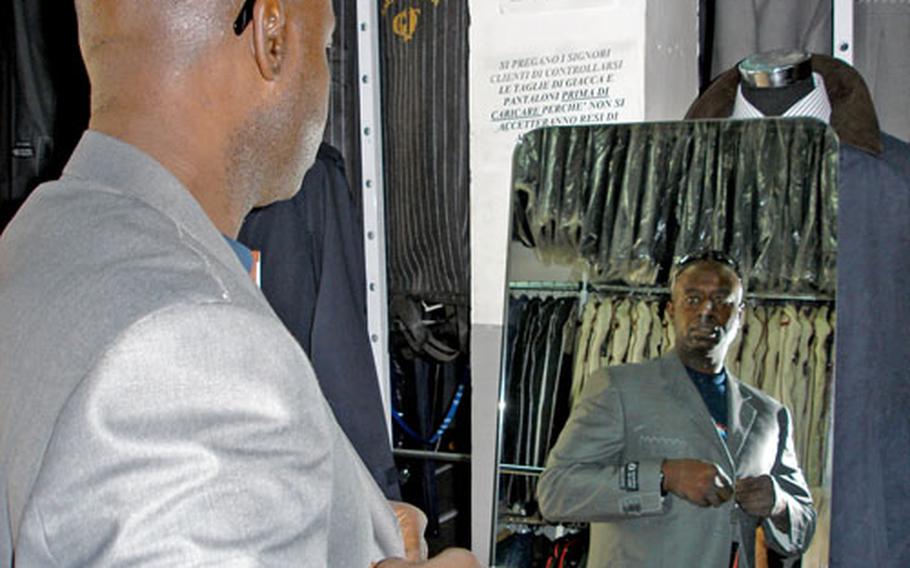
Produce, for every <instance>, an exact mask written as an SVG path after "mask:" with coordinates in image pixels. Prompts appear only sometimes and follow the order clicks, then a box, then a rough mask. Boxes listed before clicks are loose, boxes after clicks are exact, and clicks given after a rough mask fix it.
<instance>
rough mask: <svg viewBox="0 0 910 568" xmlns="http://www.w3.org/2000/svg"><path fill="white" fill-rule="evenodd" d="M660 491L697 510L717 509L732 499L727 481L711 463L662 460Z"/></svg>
mask: <svg viewBox="0 0 910 568" xmlns="http://www.w3.org/2000/svg"><path fill="white" fill-rule="evenodd" d="M661 471H662V472H663V474H664V484H663V487H662V489H665V490H666V491H669V492H670V493H673V494H674V495H676V496H678V497H682V498H683V499H685V500H686V501H689V502H691V503H694V504H696V505H698V506H699V507H708V506H711V507H718V506H720V505H721V503H723V502H724V501H726V500H728V499H729V498H730V497H731V496H733V485H732V482H731V481H730V477H729V476H728V475H727V474H726V473H724V472H723V470H721V469H720V468H719V467H717V465H715V464H713V463H708V462H703V461H700V460H692V459H681V460H664V462H663V464H662V465H661Z"/></svg>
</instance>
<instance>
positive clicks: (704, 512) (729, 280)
mask: <svg viewBox="0 0 910 568" xmlns="http://www.w3.org/2000/svg"><path fill="white" fill-rule="evenodd" d="M670 290H671V297H670V302H669V303H668V305H667V313H668V315H669V316H670V318H671V320H672V322H673V327H674V330H675V333H676V347H675V350H674V351H671V352H669V353H668V354H666V355H664V356H663V357H661V358H658V359H653V360H650V361H646V362H644V363H639V364H631V365H622V366H617V367H610V368H609V369H602V370H601V371H599V372H598V373H596V374H595V375H594V376H593V377H592V378H591V380H590V382H588V383H587V384H586V386H585V390H584V392H583V393H582V396H581V399H580V400H579V401H578V403H577V404H576V405H575V407H574V408H573V410H572V414H571V416H570V417H569V421H568V423H567V424H566V427H565V429H564V430H563V432H562V434H561V435H560V436H559V440H558V441H557V443H556V445H555V446H554V447H553V449H552V451H551V452H550V455H549V457H548V459H547V464H546V469H545V471H544V472H543V474H542V476H541V478H540V483H539V485H538V489H537V492H538V499H539V502H540V507H541V511H542V513H543V515H544V517H545V518H547V519H548V520H551V521H576V522H590V523H591V543H590V550H589V557H588V566H590V567H604V566H609V567H614V566H635V567H646V566H669V565H672V566H705V567H726V566H736V567H737V568H750V567H752V566H754V562H755V560H754V559H755V535H756V528H757V527H758V526H759V525H761V527H762V528H763V530H764V534H765V540H766V542H767V543H768V546H770V547H771V548H772V549H774V550H775V551H777V552H778V553H779V554H782V555H784V556H798V555H800V554H801V553H802V552H804V551H805V550H806V549H807V547H808V546H809V543H810V541H811V539H812V534H813V532H814V529H815V517H816V513H815V510H814V508H813V505H812V498H811V495H810V493H809V489H808V487H807V485H806V481H805V479H804V477H803V473H802V471H801V470H800V467H799V464H798V463H797V460H796V454H795V452H794V447H793V422H792V419H791V416H790V411H789V410H788V409H787V408H786V407H784V406H783V405H782V404H780V403H779V402H777V401H776V400H774V399H773V398H771V397H769V396H768V395H766V394H764V393H762V392H761V391H759V390H757V389H755V388H753V387H751V386H748V385H746V384H743V383H741V382H740V381H739V380H738V379H737V378H736V377H734V376H733V375H732V374H731V373H729V372H728V371H727V370H726V369H725V368H724V360H725V357H726V354H727V350H728V349H729V348H730V345H731V343H732V342H733V339H734V338H735V336H736V333H737V332H738V331H739V327H740V323H741V320H742V315H743V308H744V304H743V280H742V276H741V274H740V273H739V269H738V267H737V263H736V262H735V261H734V260H733V259H732V258H730V257H728V256H727V255H725V254H723V253H721V252H718V251H712V250H709V251H700V252H697V253H694V254H690V255H688V256H685V257H683V258H682V260H680V262H678V263H677V264H676V266H675V267H674V269H673V272H672V274H671V277H670Z"/></svg>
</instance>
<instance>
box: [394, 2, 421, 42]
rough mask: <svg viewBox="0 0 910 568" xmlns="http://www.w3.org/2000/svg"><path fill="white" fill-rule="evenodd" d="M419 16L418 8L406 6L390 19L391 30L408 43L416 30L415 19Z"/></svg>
mask: <svg viewBox="0 0 910 568" xmlns="http://www.w3.org/2000/svg"><path fill="white" fill-rule="evenodd" d="M419 16H420V9H418V8H408V9H407V10H402V11H401V12H399V13H398V14H396V15H395V18H393V19H392V31H393V32H394V33H395V35H397V36H398V37H400V38H401V39H402V40H404V42H405V43H408V42H409V41H411V40H412V39H414V32H416V31H417V19H418V18H419Z"/></svg>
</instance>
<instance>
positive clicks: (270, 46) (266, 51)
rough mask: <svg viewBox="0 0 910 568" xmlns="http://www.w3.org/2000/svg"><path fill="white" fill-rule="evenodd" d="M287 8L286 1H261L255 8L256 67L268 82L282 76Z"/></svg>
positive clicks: (285, 43) (254, 40)
mask: <svg viewBox="0 0 910 568" xmlns="http://www.w3.org/2000/svg"><path fill="white" fill-rule="evenodd" d="M286 10H287V7H286V6H285V2H284V0H259V1H258V2H256V4H255V5H254V6H253V21H252V24H253V42H254V44H255V45H254V49H255V52H256V65H257V66H258V67H259V73H260V74H261V75H262V78H263V79H265V80H266V81H274V80H275V78H276V77H278V75H280V74H281V66H282V65H283V64H284V57H285V54H286V51H285V47H286V45H287V26H286V23H287V12H286Z"/></svg>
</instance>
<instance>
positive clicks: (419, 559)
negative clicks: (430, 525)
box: [374, 501, 480, 568]
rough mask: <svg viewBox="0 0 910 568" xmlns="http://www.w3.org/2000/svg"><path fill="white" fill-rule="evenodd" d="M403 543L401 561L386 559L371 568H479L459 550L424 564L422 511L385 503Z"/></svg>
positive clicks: (426, 561) (472, 559)
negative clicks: (420, 567) (395, 518)
mask: <svg viewBox="0 0 910 568" xmlns="http://www.w3.org/2000/svg"><path fill="white" fill-rule="evenodd" d="M389 505H391V506H392V510H394V511H395V516H396V517H398V527H399V528H400V529H401V537H402V540H403V541H404V555H405V557H404V558H387V559H385V560H383V561H382V562H380V563H379V564H374V568H409V567H418V566H423V567H425V568H480V563H478V562H477V559H476V558H475V557H474V555H473V554H471V552H470V551H468V550H465V549H463V548H449V549H446V550H443V551H442V552H441V553H439V554H438V555H436V556H434V557H433V558H430V559H429V560H427V541H426V540H425V539H424V538H423V532H424V531H425V530H426V528H427V516H426V515H424V514H423V511H421V510H420V509H418V508H417V507H415V506H414V505H409V504H407V503H400V502H398V501H389Z"/></svg>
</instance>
